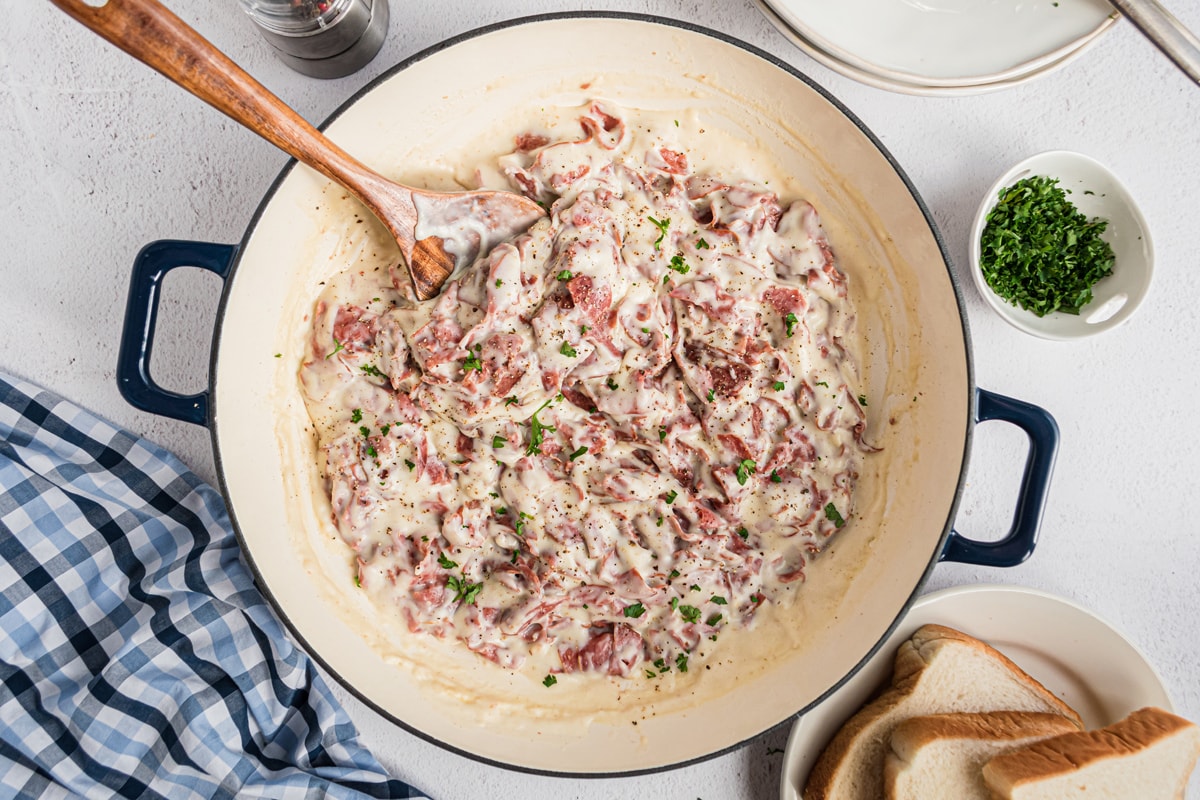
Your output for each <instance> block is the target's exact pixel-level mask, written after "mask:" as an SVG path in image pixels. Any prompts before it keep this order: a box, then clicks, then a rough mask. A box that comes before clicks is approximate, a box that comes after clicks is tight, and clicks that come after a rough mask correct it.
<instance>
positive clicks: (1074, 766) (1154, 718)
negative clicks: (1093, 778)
mask: <svg viewBox="0 0 1200 800" xmlns="http://www.w3.org/2000/svg"><path fill="white" fill-rule="evenodd" d="M1186 731H1190V732H1191V735H1192V738H1193V747H1192V753H1193V754H1192V760H1191V764H1190V765H1189V766H1188V768H1187V770H1186V771H1183V770H1182V765H1181V772H1182V774H1183V779H1182V780H1183V782H1184V783H1186V781H1187V778H1188V776H1189V775H1190V774H1191V770H1192V768H1193V767H1194V766H1195V763H1196V758H1197V757H1198V756H1200V728H1197V727H1196V725H1194V724H1192V723H1191V722H1188V721H1187V720H1185V719H1183V718H1181V717H1177V716H1175V715H1174V714H1171V713H1169V712H1167V711H1164V710H1162V709H1161V708H1153V707H1151V708H1143V709H1139V710H1137V711H1135V712H1133V713H1132V714H1130V715H1129V716H1128V717H1126V718H1125V719H1123V720H1121V721H1120V722H1117V723H1115V724H1113V725H1109V726H1108V727H1106V728H1098V729H1097V730H1094V731H1077V732H1074V733H1067V734H1064V735H1062V736H1056V737H1054V738H1052V739H1045V740H1043V741H1041V742H1036V743H1034V744H1031V745H1029V746H1027V747H1022V748H1019V749H1017V750H1014V751H1012V752H1010V753H1005V754H1004V755H1001V756H997V757H996V758H993V759H992V760H991V761H989V762H988V763H987V764H985V765H984V767H983V779H984V782H985V783H986V784H987V786H988V788H989V789H990V790H991V791H992V792H993V793H995V794H996V796H998V797H1008V796H1009V795H1010V794H1011V793H1012V792H1013V791H1014V790H1016V789H1019V788H1020V787H1021V786H1022V785H1023V784H1026V783H1032V782H1035V781H1042V780H1048V779H1053V778H1057V777H1059V776H1062V775H1068V774H1071V773H1075V772H1079V771H1081V770H1084V769H1087V768H1088V767H1089V766H1092V765H1095V764H1098V763H1100V762H1102V761H1106V760H1108V759H1113V758H1124V757H1127V756H1131V755H1135V754H1138V753H1141V752H1144V751H1145V750H1147V749H1149V748H1151V747H1154V746H1155V745H1157V744H1160V743H1163V742H1165V741H1166V740H1168V739H1170V738H1172V737H1174V736H1176V735H1179V734H1181V733H1183V732H1186ZM1180 792H1182V786H1181V787H1180Z"/></svg>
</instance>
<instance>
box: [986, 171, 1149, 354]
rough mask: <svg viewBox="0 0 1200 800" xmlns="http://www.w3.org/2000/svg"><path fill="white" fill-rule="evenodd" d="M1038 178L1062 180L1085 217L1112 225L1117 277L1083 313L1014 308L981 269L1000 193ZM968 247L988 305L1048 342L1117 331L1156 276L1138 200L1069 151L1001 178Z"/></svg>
mask: <svg viewBox="0 0 1200 800" xmlns="http://www.w3.org/2000/svg"><path fill="white" fill-rule="evenodd" d="M1035 175H1041V176H1048V177H1051V178H1057V179H1058V182H1059V186H1061V187H1062V188H1063V189H1065V190H1067V191H1068V192H1069V193H1070V194H1069V195H1068V199H1069V200H1070V201H1071V202H1072V203H1073V204H1074V205H1075V207H1076V208H1077V209H1079V211H1080V212H1081V213H1083V214H1084V215H1085V216H1087V217H1088V218H1089V219H1090V218H1093V217H1099V218H1100V219H1103V220H1107V221H1108V226H1107V227H1106V228H1105V231H1104V233H1103V238H1104V240H1105V241H1106V242H1108V243H1109V244H1110V245H1111V246H1112V249H1113V254H1114V255H1115V257H1116V262H1115V263H1114V265H1113V271H1112V274H1111V275H1109V276H1108V277H1106V278H1102V279H1100V281H1098V282H1097V283H1096V285H1095V286H1094V287H1093V288H1092V297H1093V300H1092V302H1090V303H1088V304H1087V305H1086V306H1084V307H1083V308H1082V309H1080V313H1078V314H1064V313H1061V312H1055V313H1052V314H1047V315H1046V316H1044V317H1039V316H1038V315H1036V314H1034V313H1033V312H1032V311H1026V310H1025V309H1023V308H1020V307H1018V306H1014V305H1012V304H1011V303H1009V302H1007V301H1006V300H1004V299H1002V298H1001V297H1000V296H999V295H997V294H996V293H995V292H993V291H992V289H991V287H990V286H988V284H987V280H986V279H985V278H984V277H983V272H982V270H981V269H980V266H979V263H980V258H981V252H980V251H981V247H980V239H981V237H982V236H983V229H984V226H985V225H986V224H987V217H988V214H990V213H991V211H992V208H993V207H995V205H996V200H997V198H998V197H999V194H1000V190H1001V189H1003V188H1005V187H1007V186H1011V185H1012V184H1014V183H1016V182H1017V181H1019V180H1021V179H1023V178H1028V177H1031V176H1035ZM969 247H970V251H969V254H970V264H971V275H972V277H973V278H974V280H975V286H976V288H978V289H979V293H980V295H982V296H983V299H984V301H986V302H987V304H988V305H989V306H991V307H992V310H993V311H995V312H996V313H997V314H999V315H1000V316H1001V318H1003V319H1004V321H1005V322H1007V323H1008V324H1010V325H1012V326H1013V327H1015V328H1017V329H1018V330H1022V331H1025V332H1026V333H1030V334H1033V335H1034V336H1040V337H1041V338H1043V339H1052V340H1056V341H1066V340H1070V339H1081V338H1083V337H1085V336H1091V335H1093V334H1097V333H1101V332H1103V331H1107V330H1110V329H1112V328H1115V327H1117V326H1118V325H1120V324H1121V323H1123V322H1125V321H1126V320H1127V319H1129V318H1130V317H1131V316H1133V312H1134V311H1136V310H1137V307H1138V306H1139V305H1141V303H1142V301H1143V300H1144V299H1145V298H1146V294H1147V293H1148V292H1149V291H1150V283H1151V280H1152V278H1153V276H1154V242H1153V240H1152V239H1151V236H1150V228H1149V226H1148V225H1147V223H1146V219H1145V217H1143V216H1142V212H1141V210H1139V208H1138V205H1137V203H1136V202H1135V201H1134V199H1133V196H1132V195H1131V194H1130V193H1129V190H1128V189H1126V188H1125V186H1124V185H1123V184H1122V183H1121V181H1120V180H1118V179H1117V176H1116V175H1114V174H1113V173H1112V172H1111V171H1109V169H1108V168H1107V167H1105V166H1104V165H1103V164H1101V163H1100V162H1099V161H1097V160H1095V159H1094V158H1090V157H1089V156H1085V155H1083V154H1082V153H1075V152H1072V151H1070V150H1051V151H1048V152H1045V153H1038V154H1037V155H1035V156H1030V157H1029V158H1027V159H1024V160H1023V161H1021V162H1019V163H1017V164H1014V165H1013V166H1012V167H1011V168H1009V169H1008V170H1007V171H1006V172H1005V173H1004V174H1003V175H1001V176H1000V177H999V178H997V179H996V182H995V183H993V184H992V186H991V188H989V189H988V191H987V193H986V194H985V195H984V196H983V200H982V201H981V203H980V205H979V209H978V210H977V211H976V212H975V221H974V223H973V224H972V226H971V242H970V245H969Z"/></svg>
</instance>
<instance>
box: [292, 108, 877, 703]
mask: <svg viewBox="0 0 1200 800" xmlns="http://www.w3.org/2000/svg"><path fill="white" fill-rule="evenodd" d="M634 120H635V117H632V116H631V117H629V118H628V119H627V118H626V116H625V114H624V112H622V111H619V110H618V109H616V108H613V107H605V106H601V105H599V104H595V103H593V104H591V105H590V106H588V107H587V108H585V109H582V110H581V112H580V121H581V124H582V129H583V130H582V135H581V136H579V137H578V138H572V139H562V140H558V141H554V142H550V141H546V140H545V139H544V137H535V136H532V135H531V136H527V137H520V138H519V140H518V143H517V144H518V149H517V150H516V151H515V152H513V153H512V154H510V155H507V156H504V157H503V158H502V159H500V161H499V165H498V170H499V172H500V173H502V174H503V175H504V176H506V178H507V179H508V180H509V181H510V183H511V185H512V186H513V188H515V189H517V190H520V191H524V192H525V193H526V194H527V195H528V196H530V197H533V198H534V199H537V200H539V201H540V202H542V203H543V204H544V205H545V206H546V208H547V209H548V211H549V216H548V218H546V219H544V220H541V221H539V222H538V223H536V224H535V225H534V226H533V227H532V228H531V229H530V230H529V231H528V233H526V234H523V235H521V236H518V237H516V238H515V239H513V240H511V241H509V242H505V243H502V244H499V245H497V246H496V247H494V248H492V249H491V251H490V253H488V254H487V255H485V256H484V257H482V258H481V259H480V260H479V261H478V262H477V263H476V264H474V265H473V266H471V267H469V268H467V269H466V270H464V271H463V272H461V273H460V274H459V275H457V276H456V279H455V280H452V281H451V282H450V283H449V284H448V285H447V287H446V289H445V291H444V293H443V294H442V296H441V297H439V298H437V299H435V300H432V301H429V302H427V303H422V304H419V305H416V306H411V305H409V304H408V303H407V302H406V301H405V300H404V299H403V298H402V297H401V294H400V293H399V292H398V291H397V290H396V289H395V288H394V287H393V283H392V280H391V277H390V276H389V274H388V273H387V271H386V270H383V269H380V268H376V269H374V270H373V271H346V272H343V273H341V274H339V275H337V276H335V277H333V278H332V279H331V280H330V281H329V282H328V283H327V285H326V288H325V290H324V291H323V293H322V295H321V297H320V298H319V300H318V301H317V304H316V308H315V313H314V316H313V328H312V336H311V342H310V350H309V353H308V356H307V358H305V359H304V362H303V365H302V367H301V370H300V380H301V382H302V387H303V394H304V397H305V400H306V403H307V407H308V411H309V415H310V416H311V418H312V421H313V423H314V426H315V428H316V431H317V435H318V438H319V448H320V452H321V453H323V456H324V471H325V475H326V485H327V490H328V492H329V496H330V502H331V506H332V510H333V514H334V518H335V523H336V525H337V529H338V532H339V533H340V535H341V537H342V539H343V540H344V541H345V543H346V545H347V546H349V548H351V550H352V551H353V552H354V554H355V557H356V559H357V562H358V578H357V582H358V583H359V584H360V585H361V589H362V591H365V592H366V593H367V594H368V595H369V596H370V597H371V599H372V601H373V602H374V604H375V606H376V607H377V608H379V609H380V610H381V611H382V612H383V613H384V614H385V615H390V614H395V615H398V616H400V617H401V618H402V619H403V620H404V621H405V623H406V624H407V626H408V628H409V629H410V630H411V631H413V632H416V633H425V634H430V635H432V636H435V637H439V638H444V639H451V640H458V641H460V642H461V643H462V644H464V645H465V646H466V647H467V648H469V649H471V650H473V651H474V652H476V653H478V654H480V655H482V656H484V657H486V658H488V659H490V660H492V661H495V662H496V663H498V664H501V665H503V666H505V667H509V668H513V669H522V670H523V671H527V672H533V673H535V674H538V675H540V674H543V673H545V674H546V675H555V674H561V673H569V672H574V671H577V670H578V671H597V672H603V673H607V674H609V675H616V676H627V675H639V676H640V675H641V674H644V675H645V676H646V677H648V678H652V679H654V678H657V677H659V676H661V675H663V674H665V673H667V672H674V673H677V672H678V671H680V670H682V669H685V668H689V667H694V666H695V665H696V664H697V663H699V662H701V661H703V660H705V659H707V658H709V657H711V656H712V654H713V653H714V652H717V651H718V650H719V641H720V638H721V636H722V634H724V633H727V632H731V631H733V630H738V629H744V628H746V627H748V626H751V625H752V624H753V622H754V620H755V617H756V615H759V614H761V613H762V611H763V610H764V607H769V606H771V605H773V604H779V603H783V602H784V601H785V600H790V598H791V597H792V596H793V593H792V592H791V591H790V590H791V588H792V587H793V586H794V585H795V584H796V583H797V582H799V581H802V580H803V579H804V572H805V567H806V565H807V563H808V561H809V560H810V559H811V558H812V557H813V556H814V555H816V554H817V553H819V552H820V551H821V550H822V549H823V548H824V547H825V545H826V544H827V542H828V541H829V539H830V537H831V536H832V535H833V534H834V533H835V532H837V530H838V528H840V527H841V525H842V524H843V521H846V520H850V519H852V517H853V511H854V508H853V498H852V492H853V488H854V484H855V481H856V479H857V477H858V473H859V470H860V466H861V464H862V459H863V458H864V456H865V454H866V453H868V452H869V451H870V450H871V448H870V447H869V446H868V445H866V444H864V443H863V440H862V435H863V430H864V426H865V416H864V412H863V408H862V402H863V401H864V398H862V396H861V395H860V394H859V388H858V385H859V383H858V375H857V370H856V367H855V358H854V355H853V354H852V353H850V352H848V348H850V347H851V346H852V343H853V342H854V341H856V340H855V337H854V336H853V327H854V313H853V309H852V305H851V303H850V301H849V299H848V298H847V295H846V279H845V277H844V276H843V275H842V274H841V273H840V272H839V271H838V269H837V267H836V265H835V263H834V260H833V253H832V250H831V248H830V246H829V244H828V242H827V240H826V237H825V234H824V232H823V230H822V228H821V225H820V222H819V220H818V217H817V214H816V212H815V210H814V209H813V208H812V207H811V206H810V205H809V204H807V203H805V202H803V201H796V202H794V203H792V204H791V205H790V206H787V207H782V206H781V205H780V204H779V201H778V199H777V198H776V197H775V195H774V194H773V193H772V192H771V191H770V189H769V187H767V186H765V185H761V184H755V183H749V182H746V181H743V180H739V181H737V182H734V183H725V182H723V181H722V180H721V179H720V178H719V177H717V176H710V175H702V174H695V173H693V172H692V169H691V163H692V159H690V158H689V153H688V151H687V149H686V148H684V147H683V146H681V145H680V144H679V143H678V141H677V135H678V131H677V128H676V126H673V125H671V124H670V122H669V121H664V120H662V119H653V120H651V121H650V123H649V124H646V123H645V121H644V120H641V119H637V122H638V124H636V125H635V124H633V122H634ZM481 181H482V182H484V183H485V184H486V185H494V183H495V181H494V176H481ZM349 590H351V591H357V589H355V588H354V587H353V586H351V587H349Z"/></svg>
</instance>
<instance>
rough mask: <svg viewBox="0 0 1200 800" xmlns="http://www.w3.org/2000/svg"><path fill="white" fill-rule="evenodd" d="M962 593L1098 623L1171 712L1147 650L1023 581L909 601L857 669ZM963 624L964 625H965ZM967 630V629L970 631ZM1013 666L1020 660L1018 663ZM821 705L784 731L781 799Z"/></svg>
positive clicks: (800, 763)
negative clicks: (895, 623) (881, 642)
mask: <svg viewBox="0 0 1200 800" xmlns="http://www.w3.org/2000/svg"><path fill="white" fill-rule="evenodd" d="M967 595H983V596H984V597H987V598H989V600H990V602H992V603H994V606H993V610H999V609H1002V607H1003V605H1004V604H1005V602H1006V601H1007V602H1009V603H1012V602H1019V600H1028V599H1031V598H1032V599H1033V600H1034V601H1035V602H1037V603H1039V604H1041V605H1043V606H1044V607H1045V609H1046V615H1049V614H1053V613H1058V614H1060V615H1062V614H1067V615H1074V616H1083V617H1087V618H1090V619H1091V620H1093V621H1095V622H1097V623H1099V624H1100V627H1101V628H1102V629H1103V630H1106V631H1107V633H1108V634H1110V635H1111V641H1113V642H1115V643H1120V644H1121V645H1122V646H1123V647H1125V648H1127V649H1128V651H1129V652H1130V653H1131V658H1130V660H1129V662H1128V666H1129V667H1130V668H1131V669H1136V670H1138V672H1139V673H1140V675H1139V677H1140V679H1141V681H1142V682H1143V683H1144V685H1145V686H1146V687H1148V693H1149V694H1155V693H1157V695H1158V696H1157V697H1156V698H1154V702H1153V704H1154V705H1157V706H1159V707H1160V708H1162V709H1163V710H1165V711H1174V705H1173V703H1172V702H1171V697H1170V694H1169V693H1168V692H1167V689H1166V686H1165V685H1164V683H1163V680H1162V677H1161V676H1160V675H1159V674H1158V671H1157V670H1156V669H1155V668H1154V666H1153V665H1152V664H1151V663H1150V661H1149V659H1148V658H1147V657H1146V654H1145V653H1143V652H1142V650H1141V648H1139V647H1138V646H1137V645H1136V644H1134V643H1133V642H1132V641H1131V640H1130V639H1129V638H1127V637H1126V636H1125V635H1124V634H1122V633H1121V632H1120V631H1118V630H1117V629H1116V628H1114V627H1113V626H1112V624H1111V623H1109V622H1108V621H1107V620H1105V619H1103V618H1102V617H1100V616H1099V615H1097V614H1096V613H1095V612H1094V611H1091V610H1090V609H1088V608H1085V607H1084V606H1082V605H1080V604H1079V603H1076V602H1075V601H1074V600H1070V599H1068V598H1065V597H1061V596H1059V595H1055V594H1051V593H1049V592H1045V591H1042V590H1040V589H1034V588H1031V587H1027V586H1015V585H1011V584H970V585H965V586H952V587H949V588H946V589H941V590H939V591H936V592H932V593H930V594H927V595H924V596H922V597H921V598H920V599H918V600H917V601H916V602H915V603H914V604H913V606H912V608H911V609H910V610H909V612H908V614H907V615H906V616H905V618H904V620H903V621H902V622H901V623H900V625H899V626H897V628H896V629H895V630H893V632H892V635H891V637H889V641H888V642H887V643H885V644H884V645H883V646H882V647H880V648H879V650H877V651H876V653H875V654H874V655H873V656H872V657H871V658H870V659H869V660H868V661H867V662H866V663H864V664H862V665H861V667H860V669H865V668H866V667H867V666H868V664H870V663H873V662H874V661H875V660H876V659H880V658H891V656H892V653H893V652H894V649H895V648H894V647H893V646H892V643H893V642H899V641H901V640H902V639H904V638H908V637H907V635H904V634H903V631H904V630H906V629H908V630H911V628H909V627H908V626H910V625H913V624H916V625H920V624H924V623H925V622H928V621H933V620H931V619H929V617H930V616H931V612H933V611H936V610H937V609H939V608H940V607H942V606H945V605H953V604H954V603H955V601H957V600H959V599H961V598H962V597H964V596H967ZM1014 598H1019V600H1014ZM1034 619H1036V620H1038V621H1041V622H1044V621H1045V620H1046V619H1047V616H1044V615H1041V614H1039V615H1038V616H1037V617H1036V618H1034ZM963 627H968V626H966V625H964V626H963ZM968 632H969V633H970V632H971V631H968ZM978 633H979V635H981V637H982V638H985V639H986V633H985V632H984V631H979V632H978ZM1058 655H1060V656H1062V655H1064V654H1062V653H1058ZM1064 660H1065V661H1070V659H1069V658H1064ZM1018 666H1021V665H1020V664H1019V663H1018ZM849 686H851V684H849V683H847V684H843V685H842V686H841V687H839V689H838V690H837V691H836V692H833V693H832V694H830V695H829V697H827V698H826V699H825V701H824V702H823V703H822V706H824V707H825V708H830V707H831V706H830V705H829V701H830V700H832V699H833V698H834V697H836V696H837V694H838V693H840V692H842V691H845V690H846V689H847V687H849ZM1048 688H1050V689H1051V690H1053V689H1054V688H1055V687H1053V686H1050V687H1048ZM822 706H817V707H816V708H815V709H813V710H812V711H809V712H808V713H807V714H805V715H803V716H800V717H798V718H797V719H796V721H795V722H793V723H792V728H791V731H790V732H789V734H788V741H787V745H786V747H785V748H784V754H783V768H782V770H781V774H780V779H779V797H780V800H800V793H799V791H798V790H797V789H796V788H795V787H796V786H798V785H799V783H800V779H801V773H804V774H803V777H805V778H807V771H806V769H810V768H811V762H812V761H814V760H815V759H816V755H817V754H816V753H811V754H806V753H801V752H800V748H801V747H802V745H801V740H802V738H803V735H804V731H805V728H806V726H807V725H808V724H811V723H812V721H813V720H814V719H819V717H820V714H821V709H822ZM1130 710H1131V711H1132V710H1134V709H1133V708H1131V709H1130ZM806 755H807V756H808V758H807V759H806V758H805V756H806ZM805 760H808V761H809V764H808V765H807V767H806V766H805V764H804V761H805Z"/></svg>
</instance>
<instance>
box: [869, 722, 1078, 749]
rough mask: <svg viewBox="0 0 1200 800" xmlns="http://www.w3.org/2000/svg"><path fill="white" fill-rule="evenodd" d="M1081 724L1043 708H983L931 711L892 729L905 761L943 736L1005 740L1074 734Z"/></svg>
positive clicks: (897, 747) (894, 743)
mask: <svg viewBox="0 0 1200 800" xmlns="http://www.w3.org/2000/svg"><path fill="white" fill-rule="evenodd" d="M1078 730H1079V725H1077V724H1075V722H1074V720H1071V719H1069V718H1067V717H1064V716H1063V715H1061V714H1051V713H1048V712H1042V711H982V712H977V713H975V712H966V713H958V714H930V715H928V716H924V717H913V718H911V719H906V720H904V721H903V722H901V723H900V724H899V725H897V726H896V727H895V729H893V730H892V739H891V742H892V751H893V752H895V753H896V755H898V756H900V757H901V758H903V759H904V760H906V761H907V760H909V758H908V756H909V755H911V754H912V753H913V752H914V751H915V750H917V749H918V748H920V747H923V746H925V745H927V744H932V743H933V742H936V741H939V740H941V739H986V740H990V741H1003V740H1012V739H1030V738H1033V737H1034V736H1044V737H1048V736H1061V735H1062V734H1064V733H1074V732H1075V731H1078Z"/></svg>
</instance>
